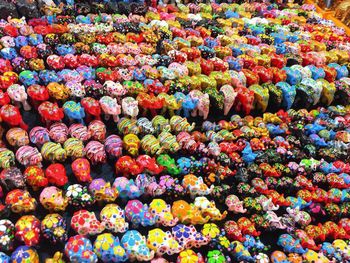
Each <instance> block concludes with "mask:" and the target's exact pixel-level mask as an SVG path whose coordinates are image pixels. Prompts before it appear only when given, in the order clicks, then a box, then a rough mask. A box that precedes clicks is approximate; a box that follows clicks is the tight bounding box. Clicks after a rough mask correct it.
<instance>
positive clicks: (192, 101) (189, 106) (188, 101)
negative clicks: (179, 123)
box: [174, 92, 199, 118]
mask: <svg viewBox="0 0 350 263" xmlns="http://www.w3.org/2000/svg"><path fill="white" fill-rule="evenodd" d="M174 96H175V98H176V101H177V102H178V103H181V109H178V110H177V112H176V114H177V115H181V111H183V114H184V116H185V117H186V118H189V117H190V112H191V111H192V110H195V109H196V108H197V105H198V103H199V100H198V99H197V98H192V97H191V96H190V94H187V95H185V94H183V93H182V92H176V93H175V94H174Z"/></svg>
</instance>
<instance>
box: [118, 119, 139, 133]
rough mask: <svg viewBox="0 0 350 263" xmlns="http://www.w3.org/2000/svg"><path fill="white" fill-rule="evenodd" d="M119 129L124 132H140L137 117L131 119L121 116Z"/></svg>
mask: <svg viewBox="0 0 350 263" xmlns="http://www.w3.org/2000/svg"><path fill="white" fill-rule="evenodd" d="M117 127H118V131H119V132H120V133H122V134H129V133H132V134H135V135H137V134H139V133H140V127H139V126H137V121H136V119H129V118H125V117H123V118H121V119H120V120H119V122H118V124H117Z"/></svg>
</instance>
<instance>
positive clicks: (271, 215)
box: [264, 211, 287, 229]
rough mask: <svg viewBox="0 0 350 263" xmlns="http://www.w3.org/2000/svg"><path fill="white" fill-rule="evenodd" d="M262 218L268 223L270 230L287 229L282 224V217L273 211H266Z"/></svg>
mask: <svg viewBox="0 0 350 263" xmlns="http://www.w3.org/2000/svg"><path fill="white" fill-rule="evenodd" d="M264 217H265V218H266V220H267V221H268V222H269V225H270V227H271V228H276V229H286V228H287V226H286V225H285V224H283V222H282V217H279V216H277V215H276V213H275V212H273V211H267V212H266V214H265V215H264Z"/></svg>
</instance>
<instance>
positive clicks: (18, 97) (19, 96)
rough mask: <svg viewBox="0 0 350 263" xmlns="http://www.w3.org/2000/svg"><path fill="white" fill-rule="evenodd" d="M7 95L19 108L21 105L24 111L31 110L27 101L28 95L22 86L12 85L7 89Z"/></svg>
mask: <svg viewBox="0 0 350 263" xmlns="http://www.w3.org/2000/svg"><path fill="white" fill-rule="evenodd" d="M7 94H8V95H9V97H10V98H11V99H12V100H13V101H14V103H15V104H16V106H18V107H20V106H21V105H23V109H24V110H25V111H29V110H31V107H30V105H29V103H28V101H27V98H28V95H27V92H26V89H25V87H24V86H23V85H19V84H12V85H11V86H10V87H8V88H7Z"/></svg>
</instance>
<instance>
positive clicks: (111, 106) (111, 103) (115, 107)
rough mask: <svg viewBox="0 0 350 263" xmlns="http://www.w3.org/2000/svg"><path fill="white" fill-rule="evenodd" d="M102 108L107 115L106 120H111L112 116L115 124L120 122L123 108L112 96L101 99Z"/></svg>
mask: <svg viewBox="0 0 350 263" xmlns="http://www.w3.org/2000/svg"><path fill="white" fill-rule="evenodd" d="M99 103H100V106H101V109H102V111H103V112H104V114H105V120H109V118H110V116H112V117H113V120H114V122H118V121H119V114H120V113H121V106H120V105H119V104H118V102H117V99H116V98H112V97H110V96H103V97H102V98H100V101H99Z"/></svg>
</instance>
